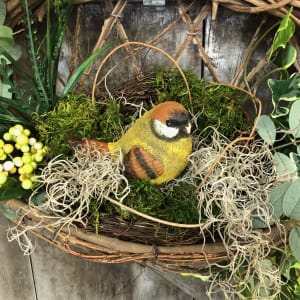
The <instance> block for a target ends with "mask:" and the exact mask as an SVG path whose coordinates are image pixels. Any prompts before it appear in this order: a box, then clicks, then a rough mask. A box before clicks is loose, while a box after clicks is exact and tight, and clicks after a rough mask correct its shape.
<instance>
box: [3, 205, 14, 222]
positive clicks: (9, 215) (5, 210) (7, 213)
mask: <svg viewBox="0 0 300 300" xmlns="http://www.w3.org/2000/svg"><path fill="white" fill-rule="evenodd" d="M0 212H1V213H2V214H3V216H4V217H5V218H7V219H9V220H14V219H17V218H18V212H17V211H15V210H13V209H11V208H8V207H6V206H4V205H2V204H0Z"/></svg>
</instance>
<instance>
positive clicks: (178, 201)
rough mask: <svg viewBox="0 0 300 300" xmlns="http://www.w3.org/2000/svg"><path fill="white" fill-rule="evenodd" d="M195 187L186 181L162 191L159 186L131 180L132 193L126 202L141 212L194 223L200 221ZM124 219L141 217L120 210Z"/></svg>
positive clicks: (172, 220) (180, 221)
mask: <svg viewBox="0 0 300 300" xmlns="http://www.w3.org/2000/svg"><path fill="white" fill-rule="evenodd" d="M194 189H195V187H194V186H192V185H189V184H186V183H182V184H181V185H180V186H174V187H173V188H172V189H170V190H168V191H166V192H162V191H161V189H159V188H158V187H157V186H154V185H152V184H150V183H148V182H145V181H142V180H132V181H130V190H131V192H130V194H129V195H128V196H127V197H126V198H125V199H124V202H123V203H124V204H125V205H127V206H129V207H131V208H134V209H136V210H137V211H139V212H142V213H145V214H148V215H151V216H153V217H156V218H159V219H163V220H168V221H171V222H176V223H187V224H193V223H197V222H198V221H199V211H198V208H197V204H198V200H197V199H196V196H194V193H193V191H194ZM119 213H120V215H121V216H122V217H123V218H124V219H129V220H137V219H139V217H137V216H135V215H133V214H130V213H128V212H126V211H122V210H119Z"/></svg>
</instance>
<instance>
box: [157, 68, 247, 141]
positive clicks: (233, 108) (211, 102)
mask: <svg viewBox="0 0 300 300" xmlns="http://www.w3.org/2000/svg"><path fill="white" fill-rule="evenodd" d="M185 76H186V78H187V81H188V83H189V87H190V92H191V95H192V101H193V102H192V107H191V105H190V101H189V98H188V92H187V87H186V85H185V83H184V81H183V79H182V77H181V75H180V74H179V73H178V71H176V70H171V71H161V70H159V71H158V72H157V74H156V79H155V81H154V82H153V85H154V88H155V89H156V91H157V93H158V98H159V102H163V101H166V100H176V101H178V102H180V103H182V104H183V105H184V106H185V107H187V108H190V109H191V110H192V111H193V113H198V112H201V116H200V117H199V118H198V120H197V122H198V124H197V125H198V128H199V131H201V130H202V129H204V128H206V127H208V126H213V127H216V128H218V130H219V131H220V133H222V134H223V135H225V136H226V137H228V138H229V139H232V138H233V137H235V136H236V132H237V129H239V130H240V129H245V130H246V129H247V128H248V127H249V125H248V124H247V123H246V121H245V117H244V113H243V103H244V101H245V94H243V93H242V92H241V91H238V90H236V89H234V88H233V87H229V86H222V85H207V84H206V83H205V82H204V80H203V79H199V78H198V77H197V76H196V75H195V74H193V73H192V72H190V71H185Z"/></svg>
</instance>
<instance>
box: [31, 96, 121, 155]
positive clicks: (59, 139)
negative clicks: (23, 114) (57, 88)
mask: <svg viewBox="0 0 300 300" xmlns="http://www.w3.org/2000/svg"><path fill="white" fill-rule="evenodd" d="M120 118H121V114H120V112H119V105H118V104H117V103H115V102H114V101H111V102H109V103H108V104H107V105H106V106H105V107H102V106H100V105H97V104H93V103H92V102H91V100H90V99H89V98H88V97H87V96H85V95H72V94H70V95H68V96H67V97H66V98H65V99H63V100H61V101H59V103H58V104H57V106H56V107H55V108H54V109H53V110H52V111H50V112H48V113H46V114H43V115H38V114H36V115H35V121H36V123H37V125H36V129H37V131H38V133H39V135H40V140H41V141H42V142H43V143H44V144H46V145H48V146H49V157H54V156H57V155H60V154H63V155H68V154H70V147H69V144H68V138H69V137H71V136H74V135H75V136H76V137H89V138H100V137H101V138H102V139H105V140H107V141H109V140H113V139H115V138H116V136H120V132H121V127H120Z"/></svg>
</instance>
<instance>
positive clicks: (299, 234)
mask: <svg viewBox="0 0 300 300" xmlns="http://www.w3.org/2000/svg"><path fill="white" fill-rule="evenodd" d="M289 244H290V247H291V250H292V253H293V255H294V257H295V258H296V259H297V261H298V262H300V251H299V249H300V227H299V226H296V227H294V228H292V230H291V232H290V236H289Z"/></svg>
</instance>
